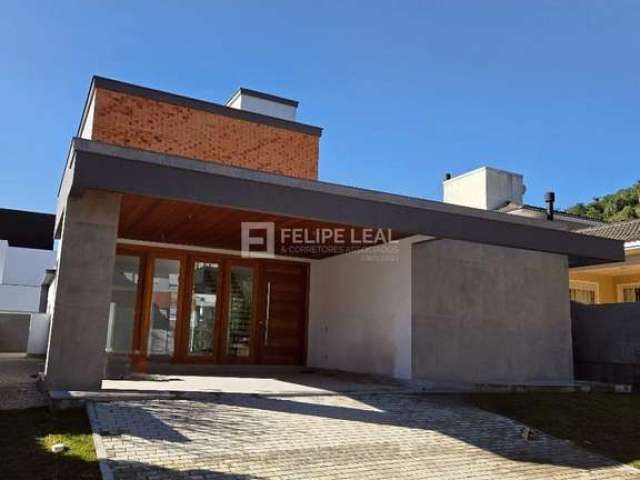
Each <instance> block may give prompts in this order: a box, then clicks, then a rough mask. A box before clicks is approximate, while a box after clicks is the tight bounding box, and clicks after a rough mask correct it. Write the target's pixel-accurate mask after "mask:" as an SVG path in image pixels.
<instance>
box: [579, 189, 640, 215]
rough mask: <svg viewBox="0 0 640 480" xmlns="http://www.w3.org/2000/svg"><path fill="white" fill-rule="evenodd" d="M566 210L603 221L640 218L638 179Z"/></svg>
mask: <svg viewBox="0 0 640 480" xmlns="http://www.w3.org/2000/svg"><path fill="white" fill-rule="evenodd" d="M567 212H568V213H571V214H573V215H580V216H583V217H589V218H593V219H594V220H602V221H604V222H620V221H623V220H631V219H634V218H640V180H639V181H637V182H636V183H635V184H634V185H632V186H631V187H629V188H623V189H622V190H618V191H617V192H616V193H612V194H610V195H606V196H604V197H602V198H594V199H593V201H592V202H590V203H587V204H584V203H577V204H575V205H574V206H572V207H570V208H568V209H567Z"/></svg>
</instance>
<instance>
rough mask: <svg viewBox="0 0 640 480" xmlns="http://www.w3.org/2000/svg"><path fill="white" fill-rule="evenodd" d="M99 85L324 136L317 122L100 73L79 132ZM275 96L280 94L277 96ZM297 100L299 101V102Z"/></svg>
mask: <svg viewBox="0 0 640 480" xmlns="http://www.w3.org/2000/svg"><path fill="white" fill-rule="evenodd" d="M96 88H102V89H105V90H111V91H113V92H119V93H124V94H127V95H134V96H137V97H143V98H148V99H150V100H155V101H158V102H163V103H170V104H172V105H178V106H181V107H187V108H192V109H194V110H202V111H205V112H209V113H214V114H216V115H224V116H226V117H231V118H236V119H239V120H245V121H247V122H253V123H259V124H262V125H268V126H271V127H277V128H284V129H287V130H293V131H296V132H300V133H306V134H308V135H313V136H316V137H320V136H321V135H322V128H320V127H316V126H314V125H308V124H305V123H300V122H294V121H292V120H285V119H283V118H277V117H271V116H269V115H263V114H260V113H255V112H249V111H247V110H239V109H237V108H231V107H228V106H226V105H221V104H218V103H213V102H208V101H205V100H199V99H197V98H191V97H186V96H184V95H178V94H175V93H170V92H165V91H162V90H156V89H153V88H148V87H143V86H141V85H135V84H133V83H126V82H121V81H119V80H113V79H111V78H105V77H99V76H94V77H93V78H92V80H91V86H90V87H89V93H88V95H87V100H86V102H85V106H84V111H83V114H82V119H81V121H80V127H79V129H78V132H80V130H81V129H82V125H83V124H84V120H85V119H86V116H87V112H88V109H89V104H90V103H91V98H92V96H93V92H94V90H95V89H96ZM245 90H246V91H247V92H251V93H259V94H260V95H262V96H263V97H264V96H267V95H268V94H263V93H260V92H254V91H253V90H251V91H250V90H248V89H245ZM273 97H274V98H280V97H275V96H273ZM282 100H286V101H288V102H294V101H293V100H288V99H282ZM295 103H296V105H297V102H295ZM78 134H79V133H78Z"/></svg>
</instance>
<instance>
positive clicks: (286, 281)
mask: <svg viewBox="0 0 640 480" xmlns="http://www.w3.org/2000/svg"><path fill="white" fill-rule="evenodd" d="M307 284H308V266H307V265H296V264H290V263H276V262H273V263H272V262H267V263H265V264H264V266H263V270H262V278H261V286H262V292H263V293H262V294H263V298H264V301H263V302H262V307H263V308H262V310H263V311H262V312H261V313H260V315H259V317H258V318H259V329H258V334H259V337H258V342H259V352H260V354H259V363H261V364H271V365H275V364H278V365H287V364H288V365H299V364H302V363H304V360H305V358H304V356H305V351H306V349H305V338H306V322H307V319H306V316H307Z"/></svg>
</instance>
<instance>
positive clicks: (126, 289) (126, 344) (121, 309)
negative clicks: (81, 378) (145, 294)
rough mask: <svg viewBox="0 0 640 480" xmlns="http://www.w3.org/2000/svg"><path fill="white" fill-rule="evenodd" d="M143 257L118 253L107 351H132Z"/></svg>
mask: <svg viewBox="0 0 640 480" xmlns="http://www.w3.org/2000/svg"><path fill="white" fill-rule="evenodd" d="M139 276H140V258H139V257H137V256H132V255H116V261H115V265H114V268H113V281H112V283H111V303H110V305H109V327H108V330H107V352H114V353H130V352H131V346H132V343H133V330H134V327H135V319H136V306H137V305H136V304H137V301H138V282H139Z"/></svg>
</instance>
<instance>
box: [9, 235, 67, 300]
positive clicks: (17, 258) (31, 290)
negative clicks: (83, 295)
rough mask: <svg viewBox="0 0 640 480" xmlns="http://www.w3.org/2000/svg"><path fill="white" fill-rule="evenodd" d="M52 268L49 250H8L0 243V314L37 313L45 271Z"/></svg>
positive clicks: (52, 259) (52, 263) (53, 260)
mask: <svg viewBox="0 0 640 480" xmlns="http://www.w3.org/2000/svg"><path fill="white" fill-rule="evenodd" d="M54 265H55V253H54V252H53V251H52V250H40V249H35V248H21V247H12V246H9V244H8V242H7V241H6V240H0V311H6V312H37V311H38V308H39V306H40V285H41V282H42V279H43V277H44V273H45V270H47V269H50V268H53V266H54Z"/></svg>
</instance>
